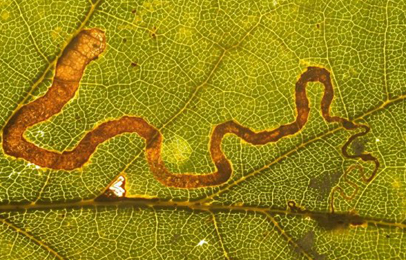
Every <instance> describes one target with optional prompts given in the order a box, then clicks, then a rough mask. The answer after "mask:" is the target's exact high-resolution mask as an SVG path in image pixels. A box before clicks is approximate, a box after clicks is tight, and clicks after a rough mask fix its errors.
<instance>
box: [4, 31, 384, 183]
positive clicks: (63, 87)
mask: <svg viewBox="0 0 406 260" xmlns="http://www.w3.org/2000/svg"><path fill="white" fill-rule="evenodd" d="M105 47H106V39H105V34H104V32H103V31H101V30H99V29H88V30H83V31H81V32H80V33H79V34H78V35H77V36H76V37H75V38H74V39H73V40H72V41H71V43H70V44H69V45H68V46H67V47H66V49H65V51H64V52H63V54H62V56H61V57H60V58H59V60H58V62H57V65H56V72H55V77H54V80H53V83H52V86H51V87H50V88H49V90H48V91H47V93H46V94H45V95H44V96H42V97H40V98H38V99H36V100H34V101H33V102H31V103H29V104H26V105H24V106H22V107H21V108H19V109H18V110H17V111H16V112H15V113H14V115H13V116H12V117H11V118H10V120H9V121H8V122H7V124H6V126H5V128H4V130H3V148H4V151H5V153H6V154H8V155H11V156H14V157H17V158H23V159H25V160H27V161H30V162H32V163H34V164H36V165H39V166H42V167H47V168H51V169H63V170H73V169H76V168H80V167H82V166H83V165H84V164H85V163H86V162H87V161H88V160H89V158H90V156H91V155H92V154H93V152H94V151H95V150H96V148H97V146H98V145H99V144H100V143H102V142H104V141H106V140H108V139H110V138H112V137H114V136H116V135H119V134H123V133H134V132H135V133H137V134H138V135H139V136H141V137H142V138H144V139H145V143H146V158H147V160H148V163H149V166H150V169H151V171H152V173H153V175H154V177H155V178H156V179H157V180H158V181H160V182H161V183H162V184H164V185H166V186H170V187H177V188H199V187H207V186H214V185H220V184H223V183H225V182H226V181H228V180H229V178H230V176H231V174H232V165H231V163H230V161H229V160H228V159H227V158H226V156H225V155H224V153H223V151H222V150H221V142H222V140H223V137H224V136H225V135H226V134H234V135H236V136H238V137H240V138H241V139H243V140H245V141H246V142H248V143H251V144H254V145H264V144H267V143H270V142H276V141H278V140H279V139H281V138H282V137H285V136H289V135H293V134H295V133H297V132H298V131H300V130H301V129H302V128H303V126H304V125H305V124H306V122H307V119H308V116H309V111H310V107H309V100H308V99H307V95H306V85H307V83H308V82H320V83H322V84H323V85H324V95H323V98H322V101H321V111H322V114H323V117H324V119H325V120H326V121H327V122H337V123H340V124H342V126H343V127H344V128H345V129H347V130H354V129H358V128H362V129H364V131H363V132H360V133H357V134H355V135H353V136H351V137H350V139H349V140H348V141H347V142H346V144H345V145H344V146H343V148H342V152H343V155H344V156H345V157H347V158H354V159H357V158H360V159H362V160H363V161H373V162H374V163H375V166H376V167H375V170H374V171H373V173H372V175H371V176H370V177H369V180H371V179H372V178H373V177H374V176H375V174H376V171H377V168H378V166H379V162H378V160H377V159H376V158H375V157H373V156H372V155H371V154H361V155H350V154H348V153H347V147H348V145H349V144H350V143H351V142H352V141H353V140H354V139H355V138H357V137H359V136H361V135H365V134H366V133H368V131H369V127H367V126H365V125H358V124H356V123H353V122H351V121H349V120H347V119H344V118H341V117H337V116H330V105H331V102H332V100H333V97H334V91H333V86H332V83H331V78H330V73H329V72H328V71H327V70H326V69H324V68H318V67H308V68H307V70H306V71H305V72H304V73H303V74H302V75H301V76H300V78H299V80H298V81H297V82H296V88H295V99H296V113H297V116H296V120H295V121H294V122H292V123H289V124H285V125H281V126H279V127H278V128H276V129H273V130H270V131H260V132H254V131H252V130H251V129H249V128H247V127H245V126H242V125H240V124H239V123H237V122H235V121H227V122H224V123H221V124H219V125H217V126H215V127H214V129H213V132H212V135H211V139H210V155H211V158H212V160H213V162H214V164H215V166H216V171H215V172H213V173H208V174H192V173H184V174H174V173H171V172H169V171H168V169H167V168H166V167H165V164H164V162H163V160H162V155H161V151H162V141H163V136H162V134H161V133H160V131H159V130H158V129H156V128H155V127H154V126H152V125H150V124H149V123H148V122H147V121H146V120H145V119H143V118H141V117H135V116H123V117H121V118H119V119H115V120H111V121H108V122H105V123H102V124H100V125H99V126H97V127H95V128H94V129H93V130H91V131H90V132H88V133H87V134H86V135H85V137H84V138H83V139H82V140H81V141H80V142H79V144H78V145H77V146H76V147H75V148H74V149H73V150H69V151H64V152H62V153H60V152H56V151H50V150H46V149H43V148H40V147H38V146H36V145H34V144H33V143H30V142H29V141H27V140H26V139H25V138H24V135H23V134H24V132H25V131H26V129H27V128H28V127H30V126H33V125H35V124H37V123H39V122H42V121H45V120H47V119H49V118H50V117H51V116H53V115H55V114H57V113H59V112H61V110H62V108H63V107H64V106H65V105H66V103H67V102H68V101H69V100H70V99H72V98H73V97H74V95H75V93H76V91H77V90H78V88H79V82H80V79H81V78H82V75H83V72H84V69H85V68H86V66H87V65H88V64H89V63H90V62H91V61H92V60H94V59H96V58H97V57H98V56H99V55H100V54H101V53H102V52H103V51H104V49H105Z"/></svg>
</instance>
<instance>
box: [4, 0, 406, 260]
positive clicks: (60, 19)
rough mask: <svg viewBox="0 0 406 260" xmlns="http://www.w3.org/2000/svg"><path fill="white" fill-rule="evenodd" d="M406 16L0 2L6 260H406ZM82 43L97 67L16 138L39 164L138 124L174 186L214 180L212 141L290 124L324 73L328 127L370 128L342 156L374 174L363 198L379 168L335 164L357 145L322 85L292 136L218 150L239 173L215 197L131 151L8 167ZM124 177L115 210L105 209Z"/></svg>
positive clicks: (267, 6) (235, 5) (386, 4)
mask: <svg viewBox="0 0 406 260" xmlns="http://www.w3.org/2000/svg"><path fill="white" fill-rule="evenodd" d="M405 13H406V3H405V2H403V1H391V0H389V1H383V0H382V1H380V0H371V1H362V2H361V1H355V0H354V1H312V0H297V1H287V0H285V1H284V0H274V1H269V0H266V1H260V0H250V1H209V0H193V1H158V0H151V1H144V2H143V1H125V0H115V1H103V0H97V1H90V0H89V1H75V0H69V1H62V0H61V1H59V0H35V1H28V0H0V66H1V72H0V90H1V91H0V126H1V128H2V131H1V135H2V142H3V143H2V149H1V152H0V259H41V260H42V259H233V260H236V259H240V260H241V259H317V260H321V259H326V260H327V259H406V237H405V235H406V117H405V114H406V63H405V60H406V49H405V46H406V45H405V43H406V30H405V28H406V19H405V18H406V17H405ZM87 28H98V29H100V30H102V31H104V32H105V36H106V49H105V50H104V52H103V53H102V54H101V55H100V57H99V58H98V59H97V60H95V61H92V62H91V63H90V64H89V65H87V67H86V69H85V72H84V74H83V77H82V79H81V81H80V86H79V89H78V91H77V93H76V94H75V96H74V98H72V99H71V100H70V101H69V102H68V103H67V104H66V105H65V106H64V107H63V109H62V111H61V112H60V113H57V114H55V115H53V116H52V117H51V118H50V119H48V120H45V121H43V122H41V123H39V124H36V125H34V126H32V127H30V128H29V129H28V130H27V131H26V132H25V134H24V136H25V138H26V139H27V140H29V141H30V142H32V143H33V144H35V145H36V146H38V147H41V148H44V149H47V150H52V151H57V152H63V151H66V150H71V149H74V148H75V147H76V146H77V145H78V143H79V142H80V141H81V140H82V139H83V138H84V136H85V135H86V133H88V132H90V131H92V130H93V129H94V128H96V127H97V126H99V125H101V124H102V123H104V122H109V121H111V120H115V119H118V118H121V117H123V116H134V117H135V116H136V117H141V118H143V119H145V120H146V121H147V122H148V123H149V124H150V125H152V126H154V127H155V128H156V129H158V130H159V132H160V133H161V134H162V136H163V138H164V139H163V146H162V159H163V161H164V163H165V165H166V167H167V168H168V170H169V171H170V172H173V173H179V174H185V173H193V174H196V175H199V174H207V173H210V172H213V171H215V170H216V168H215V164H214V163H213V160H212V158H211V155H210V149H209V144H210V141H211V137H212V133H213V129H214V127H216V126H217V125H219V124H222V123H224V122H226V121H230V120H234V121H235V122H238V123H239V124H241V125H243V126H245V127H248V128H250V129H252V130H254V131H262V130H266V129H268V130H269V129H275V128H277V127H279V126H281V125H284V124H289V123H291V122H294V121H295V118H296V103H295V84H296V82H297V81H298V79H299V77H300V75H302V73H303V72H304V71H306V69H307V68H308V67H309V66H317V67H321V68H326V69H327V70H328V71H329V72H330V73H331V79H332V83H333V87H334V99H333V102H332V104H331V115H333V116H338V117H340V118H345V119H348V120H350V121H352V122H354V123H356V124H358V125H366V126H369V128H370V131H369V132H368V133H367V134H365V135H362V136H360V137H358V138H355V139H354V140H353V141H351V142H350V143H349V147H348V149H347V150H348V153H349V154H351V155H356V156H359V155H360V154H371V155H373V156H374V157H375V158H377V160H378V161H379V164H380V165H379V167H378V170H377V174H376V176H375V177H374V178H373V179H372V180H371V181H368V182H365V181H363V180H362V178H361V177H360V175H361V174H360V173H361V171H364V172H365V175H366V176H370V175H371V173H372V172H373V171H374V165H373V164H372V163H371V162H370V161H369V162H368V161H363V160H361V159H360V158H348V157H347V156H344V154H343V151H342V147H343V146H344V145H345V144H346V143H347V142H348V140H349V139H350V138H351V136H354V134H356V133H359V132H360V131H359V130H354V131H353V130H351V131H349V130H348V129H345V127H343V125H342V124H339V123H329V122H327V121H326V120H325V118H324V117H323V115H322V112H321V110H320V103H321V102H322V98H323V92H324V88H323V85H322V84H320V83H319V82H314V83H309V84H308V87H307V97H308V99H309V101H310V110H311V111H310V115H309V118H308V120H307V123H306V124H305V125H304V127H303V128H302V129H301V130H300V131H298V132H297V133H296V134H294V135H290V136H286V137H284V138H281V139H280V140H278V141H277V142H270V143H268V144H265V145H252V144H249V143H247V142H245V141H243V140H242V139H241V138H239V137H237V136H235V135H226V137H225V138H224V139H223V141H222V145H221V148H222V151H223V152H224V154H225V155H226V157H227V158H228V160H229V161H230V162H231V164H232V169H233V172H232V176H231V178H230V179H228V180H227V181H226V182H224V183H221V184H220V185H212V186H207V187H202V188H197V189H187V188H186V189H185V188H176V187H169V186H166V185H164V184H162V183H161V182H160V181H158V180H157V179H156V178H155V177H154V174H153V173H152V170H151V169H150V166H149V163H148V160H147V158H146V144H145V140H144V139H142V138H141V137H140V136H139V135H138V134H136V133H126V134H121V135H118V136H115V137H113V138H110V139H109V140H107V141H105V142H103V143H101V144H100V145H99V146H98V147H97V150H96V151H95V152H94V153H93V154H92V156H91V157H90V159H89V161H88V162H87V163H86V164H85V165H84V166H83V167H80V168H77V169H74V170H55V169H51V168H47V167H40V166H38V165H35V164H33V163H32V162H30V161H27V160H25V159H22V158H19V159H17V158H15V157H13V156H10V155H8V154H7V153H6V151H5V150H4V149H3V144H4V138H3V137H4V132H3V130H4V128H5V127H6V125H7V123H8V122H9V120H10V118H11V117H12V116H13V115H14V114H15V113H16V111H18V110H19V109H20V108H21V107H23V106H24V105H26V104H29V103H30V102H32V101H34V100H37V99H38V98H39V97H41V96H43V95H44V94H45V93H46V92H47V91H48V90H49V88H50V86H51V85H52V82H53V80H54V76H55V68H56V64H57V60H58V58H59V57H61V56H62V55H63V51H64V50H65V49H66V47H67V46H68V44H69V43H70V42H71V41H72V39H75V36H76V35H78V33H79V32H81V31H82V30H84V29H87ZM360 169H362V170H360ZM119 176H122V178H125V186H124V187H123V188H125V191H126V193H125V198H119V197H114V196H110V197H108V198H106V194H108V193H109V192H110V195H111V192H112V191H111V189H110V188H111V187H112V186H114V185H115V184H116V183H117V180H118V179H117V178H119ZM292 203H293V204H292ZM292 205H293V206H292ZM332 210H334V214H333V213H332Z"/></svg>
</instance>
